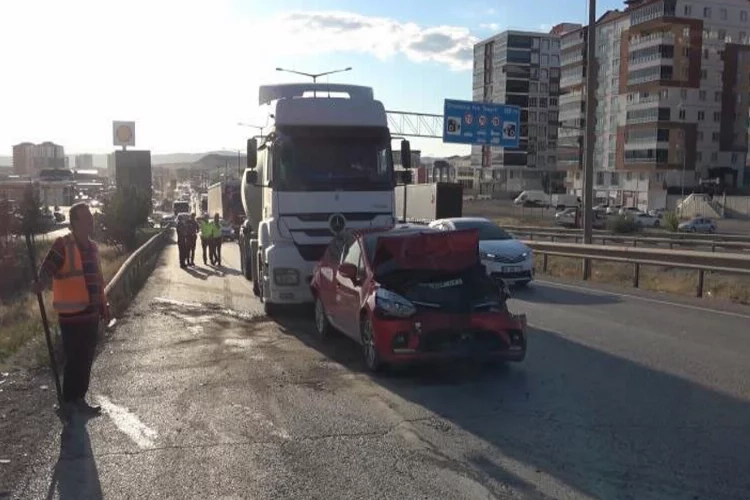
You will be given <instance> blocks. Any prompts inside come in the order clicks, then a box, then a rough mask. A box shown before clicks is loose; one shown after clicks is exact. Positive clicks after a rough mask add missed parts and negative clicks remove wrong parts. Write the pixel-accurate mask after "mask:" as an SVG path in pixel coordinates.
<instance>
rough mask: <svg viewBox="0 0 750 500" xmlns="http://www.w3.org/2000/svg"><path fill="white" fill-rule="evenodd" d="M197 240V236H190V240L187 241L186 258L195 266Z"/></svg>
mask: <svg viewBox="0 0 750 500" xmlns="http://www.w3.org/2000/svg"><path fill="white" fill-rule="evenodd" d="M196 239H197V238H196V237H195V236H188V239H187V250H186V253H187V256H186V260H187V261H188V262H189V263H190V264H194V263H195V242H196Z"/></svg>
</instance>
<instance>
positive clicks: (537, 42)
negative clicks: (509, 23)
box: [531, 38, 539, 49]
mask: <svg viewBox="0 0 750 500" xmlns="http://www.w3.org/2000/svg"><path fill="white" fill-rule="evenodd" d="M531 46H532V47H534V48H535V49H538V48H539V39H538V38H534V39H533V40H531Z"/></svg>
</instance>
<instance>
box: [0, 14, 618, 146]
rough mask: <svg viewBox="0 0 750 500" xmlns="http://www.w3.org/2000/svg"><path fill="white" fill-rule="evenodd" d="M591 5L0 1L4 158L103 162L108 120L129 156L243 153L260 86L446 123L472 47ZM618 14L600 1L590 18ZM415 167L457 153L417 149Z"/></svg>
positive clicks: (463, 90)
mask: <svg viewBox="0 0 750 500" xmlns="http://www.w3.org/2000/svg"><path fill="white" fill-rule="evenodd" d="M587 6H588V0H564V1H562V0H525V1H510V0H494V1H489V0H463V1H460V2H456V1H448V0H429V1H428V0H379V1H371V0H348V1H343V0H317V1H316V0H305V1H303V0H273V1H269V0H265V1H260V0H128V1H122V0H119V1H113V0H63V1H60V0H0V54H2V56H1V57H0V62H1V63H2V65H3V71H2V76H1V77H0V155H10V154H12V150H11V146H12V145H13V144H16V143H19V142H23V141H31V142H42V141H45V140H50V141H53V142H56V143H58V144H62V145H63V146H65V150H66V153H67V154H76V153H84V152H89V153H107V152H110V151H112V150H113V149H114V147H113V146H112V121H113V120H133V121H135V122H136V132H135V133H136V149H150V150H151V151H152V152H153V153H177V152H202V151H209V150H218V149H238V148H242V147H243V144H244V143H245V139H246V138H247V137H248V135H251V134H254V133H255V132H254V131H253V130H252V129H249V128H245V127H241V126H238V125H237V124H238V123H239V122H244V123H249V124H257V125H264V124H265V123H266V116H267V113H268V111H267V109H262V108H260V107H259V106H258V86H259V85H262V84H272V83H285V82H296V81H303V80H304V79H303V78H302V77H298V76H295V75H290V74H286V73H282V72H278V71H276V68H277V67H282V68H288V69H293V70H297V71H303V72H310V73H317V72H323V71H329V70H334V69H339V68H343V67H349V66H350V67H352V70H351V71H349V72H346V73H341V74H337V75H332V76H330V77H327V79H322V80H320V81H330V82H331V83H351V84H359V85H367V86H370V87H373V89H374V91H375V96H376V98H377V99H379V100H380V101H382V102H383V104H384V105H385V107H386V109H388V110H398V111H411V112H420V113H435V114H441V113H442V108H443V100H444V99H446V98H452V99H465V100H470V99H471V76H472V72H471V65H472V46H473V44H474V43H476V42H477V41H478V40H482V39H484V38H488V37H490V36H492V35H494V34H496V33H498V32H500V31H503V30H505V29H523V30H531V31H540V30H541V31H548V30H549V29H550V27H551V26H553V25H555V24H557V23H559V22H580V23H584V22H586V20H587V15H588V14H587ZM612 8H622V1H621V0H599V1H598V5H597V13H598V14H599V15H601V14H602V13H604V12H605V11H606V10H608V9H612ZM412 148H413V149H420V150H421V151H422V152H423V155H428V154H429V155H440V156H443V155H450V154H466V153H468V151H469V148H468V147H466V146H449V145H444V144H443V143H442V141H441V140H440V139H413V140H412Z"/></svg>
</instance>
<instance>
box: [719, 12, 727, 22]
mask: <svg viewBox="0 0 750 500" xmlns="http://www.w3.org/2000/svg"><path fill="white" fill-rule="evenodd" d="M719 14H720V15H721V20H722V21H726V20H727V9H721V10H719Z"/></svg>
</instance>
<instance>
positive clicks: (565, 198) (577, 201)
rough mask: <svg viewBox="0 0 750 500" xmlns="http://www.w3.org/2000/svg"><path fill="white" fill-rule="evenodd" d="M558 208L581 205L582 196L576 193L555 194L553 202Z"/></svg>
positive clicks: (563, 208)
mask: <svg viewBox="0 0 750 500" xmlns="http://www.w3.org/2000/svg"><path fill="white" fill-rule="evenodd" d="M550 204H551V205H552V206H553V207H555V209H556V210H565V209H566V208H575V207H580V206H581V198H580V197H578V196H576V195H574V194H553V195H552V199H551V203H550Z"/></svg>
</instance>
